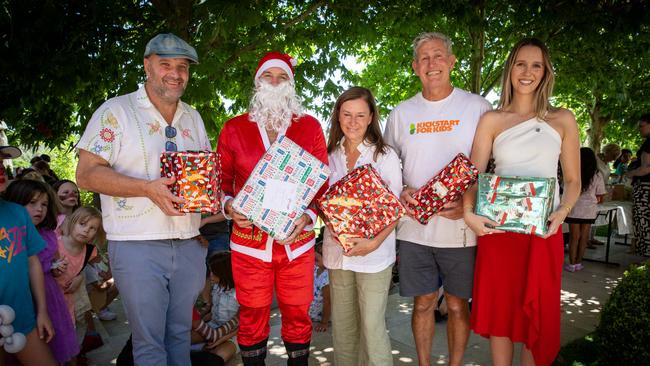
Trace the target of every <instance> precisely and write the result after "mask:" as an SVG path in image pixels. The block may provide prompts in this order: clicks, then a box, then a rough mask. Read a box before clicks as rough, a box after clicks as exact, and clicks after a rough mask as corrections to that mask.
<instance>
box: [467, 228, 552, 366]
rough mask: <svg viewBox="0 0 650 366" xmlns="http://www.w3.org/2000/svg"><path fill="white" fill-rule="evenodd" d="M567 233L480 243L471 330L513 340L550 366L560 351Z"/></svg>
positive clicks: (491, 238)
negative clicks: (565, 234) (564, 237)
mask: <svg viewBox="0 0 650 366" xmlns="http://www.w3.org/2000/svg"><path fill="white" fill-rule="evenodd" d="M563 261H564V244H563V239H562V231H561V230H558V232H557V233H556V234H554V235H552V236H551V237H549V238H548V239H542V238H540V237H537V236H534V235H527V234H517V233H503V234H491V235H484V236H481V237H479V238H478V249H477V255H476V267H475V270H474V290H473V297H472V315H471V327H472V330H473V331H474V332H475V333H476V334H479V335H481V336H483V337H488V338H489V337H490V336H495V337H508V338H510V339H511V340H512V341H513V342H522V343H524V344H525V345H526V348H528V349H529V350H531V351H532V353H533V357H534V358H535V364H536V365H550V364H551V363H552V362H553V360H554V359H555V357H556V355H557V353H558V351H559V350H560V288H561V283H562V262H563Z"/></svg>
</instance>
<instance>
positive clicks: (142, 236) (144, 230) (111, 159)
mask: <svg viewBox="0 0 650 366" xmlns="http://www.w3.org/2000/svg"><path fill="white" fill-rule="evenodd" d="M166 126H167V122H166V121H165V119H164V118H163V117H162V115H161V114H160V112H159V111H158V110H157V109H156V107H155V106H154V105H153V104H152V103H151V101H150V100H149V97H148V96H147V92H146V90H145V88H144V86H143V87H141V88H140V89H138V90H137V91H136V92H133V93H130V94H126V95H121V96H117V97H115V98H111V99H109V100H107V101H106V102H104V104H102V105H101V107H99V108H98V109H97V110H96V111H95V113H94V114H93V116H92V118H91V119H90V122H89V123H88V126H87V127H86V130H85V131H84V134H83V136H81V140H79V143H78V144H77V149H83V150H86V151H89V152H91V153H93V154H96V155H98V156H100V157H102V158H103V159H105V160H106V161H108V163H109V164H110V166H111V168H112V169H113V170H115V171H116V172H118V173H120V174H124V175H127V176H129V177H133V178H139V179H145V180H154V179H158V178H160V154H161V153H162V152H163V151H164V150H165V143H166V142H167V140H171V141H173V142H174V143H176V145H177V149H178V151H188V150H212V149H211V146H210V141H209V140H208V136H207V133H206V131H205V126H204V125H203V120H202V119H201V116H200V115H199V113H198V112H197V111H196V110H195V109H193V108H192V107H190V106H189V105H187V104H185V103H183V102H181V101H179V102H178V108H177V109H176V114H175V115H174V118H173V121H172V124H171V126H172V127H174V128H176V131H177V132H176V137H174V138H171V139H168V138H166V137H165V127H166ZM106 184H107V185H110V184H111V182H110V181H107V182H106ZM100 197H101V204H102V216H103V224H104V229H105V230H106V234H107V238H108V239H109V240H156V239H173V238H180V239H187V238H191V237H194V236H196V235H198V234H199V225H200V222H201V215H200V214H198V213H197V214H186V215H184V216H167V215H165V214H164V213H163V212H162V210H160V208H158V206H156V205H155V204H154V203H153V202H152V201H151V200H150V199H149V198H146V197H128V198H124V197H112V196H107V195H103V194H102V195H100Z"/></svg>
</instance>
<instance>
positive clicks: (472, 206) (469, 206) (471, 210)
mask: <svg viewBox="0 0 650 366" xmlns="http://www.w3.org/2000/svg"><path fill="white" fill-rule="evenodd" d="M468 209H469V210H468ZM463 211H464V212H467V211H470V212H474V205H465V206H463Z"/></svg>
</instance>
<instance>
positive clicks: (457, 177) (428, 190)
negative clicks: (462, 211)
mask: <svg viewBox="0 0 650 366" xmlns="http://www.w3.org/2000/svg"><path fill="white" fill-rule="evenodd" d="M477 176H478V170H477V169H476V167H474V165H472V162H471V161H469V159H468V158H467V157H466V156H465V155H463V154H458V155H456V157H455V158H454V159H453V160H452V161H451V162H450V163H449V164H447V166H445V167H444V168H443V169H442V170H441V171H440V172H439V173H438V174H436V175H435V176H434V177H433V178H431V179H430V180H429V181H428V182H427V183H426V184H425V185H424V186H422V187H421V188H420V189H418V190H417V191H416V192H415V193H414V194H413V198H414V199H415V200H416V201H418V205H409V208H411V209H412V210H413V211H414V212H415V215H414V216H415V218H416V219H417V220H418V221H419V222H420V223H421V224H426V223H428V222H429V219H431V216H433V215H435V214H436V213H437V212H438V211H440V210H442V207H443V206H444V205H445V204H446V203H447V202H452V201H455V200H457V199H459V198H460V197H462V196H463V193H465V191H466V190H467V188H469V187H470V186H471V185H472V184H474V182H476V177H477Z"/></svg>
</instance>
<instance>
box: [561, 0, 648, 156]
mask: <svg viewBox="0 0 650 366" xmlns="http://www.w3.org/2000/svg"><path fill="white" fill-rule="evenodd" d="M586 5H588V4H585V3H582V2H575V3H567V4H565V5H564V6H563V7H562V8H560V9H557V10H556V11H554V12H553V13H552V14H551V15H552V18H553V19H555V21H556V22H558V23H559V24H560V25H562V27H561V28H558V32H557V33H556V34H554V35H552V36H551V37H550V39H549V44H550V46H551V48H552V50H553V51H555V52H554V59H555V60H556V62H555V65H556V73H557V88H556V90H557V93H556V94H558V95H559V96H558V100H559V101H560V102H562V103H565V104H566V105H567V106H568V107H570V108H572V109H573V110H575V111H577V112H578V113H577V116H578V119H579V121H580V122H582V124H583V125H585V126H586V128H585V130H586V132H587V140H588V143H589V145H590V146H591V147H592V148H594V150H596V151H598V150H600V146H601V145H603V144H606V143H609V142H616V143H619V144H621V145H623V146H627V147H636V146H638V144H639V143H640V140H641V139H640V136H639V134H638V132H637V131H636V123H637V118H638V117H639V116H640V115H641V114H643V113H647V112H648V110H650V98H649V97H650V95H648V93H649V90H650V58H649V57H648V53H647V50H648V49H650V27H649V26H648V24H650V23H649V22H650V4H648V3H647V2H642V1H602V2H598V4H597V5H596V6H586Z"/></svg>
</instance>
